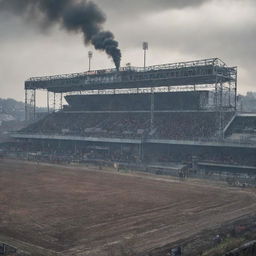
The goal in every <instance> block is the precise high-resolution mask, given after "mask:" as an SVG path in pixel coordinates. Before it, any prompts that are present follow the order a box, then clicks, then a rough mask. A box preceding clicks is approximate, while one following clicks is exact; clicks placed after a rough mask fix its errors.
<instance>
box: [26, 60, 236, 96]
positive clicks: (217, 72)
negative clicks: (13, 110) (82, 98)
mask: <svg viewBox="0 0 256 256" xmlns="http://www.w3.org/2000/svg"><path fill="white" fill-rule="evenodd" d="M236 74H237V68H236V67H228V66H227V65H226V64H225V63H224V62H223V61H221V60H220V59H218V58H212V59H205V60H196V61H188V62H179V63H172V64H164V65H155V66H149V67H146V68H138V67H131V66H128V67H124V68H120V70H119V71H117V70H116V69H105V70H96V71H89V72H83V73H74V74H65V75H55V76H44V77H32V78H30V79H28V80H27V81H25V89H26V90H38V89H39V90H48V91H50V92H56V93H65V92H73V91H86V90H106V89H129V88H147V87H161V86H187V85H201V84H215V83H216V82H217V81H218V82H222V83H225V82H233V81H235V80H236Z"/></svg>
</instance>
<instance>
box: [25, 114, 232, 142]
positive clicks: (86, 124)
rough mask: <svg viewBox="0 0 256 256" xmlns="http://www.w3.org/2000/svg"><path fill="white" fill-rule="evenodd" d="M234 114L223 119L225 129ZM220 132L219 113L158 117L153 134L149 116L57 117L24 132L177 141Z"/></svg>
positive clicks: (92, 115)
mask: <svg viewBox="0 0 256 256" xmlns="http://www.w3.org/2000/svg"><path fill="white" fill-rule="evenodd" d="M232 115H233V113H231V112H227V113H224V116H223V120H224V122H223V127H224V126H225V125H226V124H227V123H228V121H229V120H230V119H231V117H232ZM219 128H220V114H219V113H217V112H166V113H155V118H154V129H153V130H150V114H149V113H68V112H58V113H53V114H51V115H49V116H47V117H46V118H44V119H42V120H40V121H38V122H36V123H34V124H32V125H30V126H28V127H27V128H25V129H23V130H22V131H21V132H23V133H32V134H46V135H73V136H85V137H106V138H109V137H110V138H129V139H136V138H138V139H142V138H145V137H148V138H158V139H173V140H200V139H210V138H213V137H214V136H216V135H217V133H218V131H219Z"/></svg>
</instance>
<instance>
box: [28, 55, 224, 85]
mask: <svg viewBox="0 0 256 256" xmlns="http://www.w3.org/2000/svg"><path fill="white" fill-rule="evenodd" d="M204 66H217V67H226V64H225V63H224V62H223V61H222V60H220V59H218V58H211V59H204V60H195V61H187V62H177V63H169V64H162V65H153V66H148V67H146V68H144V67H133V66H129V67H122V68H120V70H119V72H128V71H134V72H144V73H145V72H150V71H159V70H173V69H181V68H190V67H193V68H195V67H204ZM117 73H118V72H117V70H116V69H103V70H94V71H87V72H81V73H73V74H63V75H53V76H43V77H31V78H29V79H28V80H27V81H26V82H37V81H49V80H59V79H70V78H80V77H85V76H97V75H107V74H111V75H113V74H117Z"/></svg>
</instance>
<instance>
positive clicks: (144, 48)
mask: <svg viewBox="0 0 256 256" xmlns="http://www.w3.org/2000/svg"><path fill="white" fill-rule="evenodd" d="M142 48H143V50H144V69H146V58H147V50H148V42H143V44H142Z"/></svg>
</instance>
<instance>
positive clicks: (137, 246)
mask: <svg viewBox="0 0 256 256" xmlns="http://www.w3.org/2000/svg"><path fill="white" fill-rule="evenodd" d="M255 195H256V193H255V191H254V190H245V189H244V190H241V189H234V188H228V187H227V188H226V187H220V186H214V185H209V184H203V183H200V182H197V183H195V182H188V181H186V182H182V181H181V182H180V181H177V180H171V179H166V180H165V179H162V178H159V177H157V176H153V175H139V174H136V175H131V174H120V173H114V172H107V171H98V170H97V168H96V167H65V166H53V165H46V164H34V163H26V162H19V161H13V160H0V240H2V241H7V242H10V243H12V244H14V245H16V246H19V247H21V248H22V249H25V250H27V251H30V252H32V254H33V255H57V254H59V255H69V256H70V255H77V256H78V255H98V256H99V255H113V254H115V251H116V250H124V248H125V250H126V249H127V248H129V250H130V251H132V252H135V253H141V252H145V251H150V250H152V249H154V248H157V247H161V246H164V245H166V244H169V243H172V242H175V241H177V240H180V239H186V238H188V237H191V236H195V235H197V234H199V233H200V232H201V231H203V230H205V229H211V228H215V227H217V226H218V225H221V224H223V223H226V222H230V221H232V220H236V219H238V218H240V217H242V216H245V215H248V214H251V213H254V212H255V211H256V197H255Z"/></svg>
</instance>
